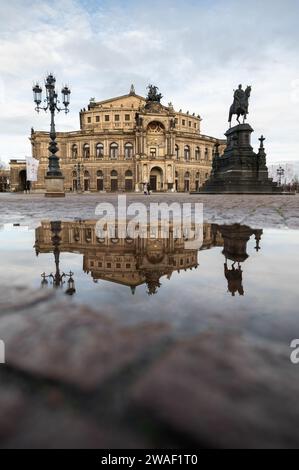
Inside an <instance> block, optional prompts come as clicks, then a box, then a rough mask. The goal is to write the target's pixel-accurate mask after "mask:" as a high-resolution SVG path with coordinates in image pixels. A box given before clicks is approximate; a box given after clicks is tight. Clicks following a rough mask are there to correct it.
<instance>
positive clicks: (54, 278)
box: [41, 270, 76, 295]
mask: <svg viewBox="0 0 299 470" xmlns="http://www.w3.org/2000/svg"><path fill="white" fill-rule="evenodd" d="M73 275H74V273H72V271H70V273H69V274H65V273H62V274H60V272H59V270H58V271H56V273H55V275H54V274H52V273H51V274H48V275H47V274H46V273H43V274H41V277H42V282H41V286H42V287H47V286H48V279H51V284H52V285H53V287H55V288H58V287H62V286H63V284H64V283H65V281H64V278H65V277H68V278H69V279H68V281H67V284H68V287H67V289H66V291H65V293H66V294H67V295H73V294H75V292H76V289H75V281H74V278H73Z"/></svg>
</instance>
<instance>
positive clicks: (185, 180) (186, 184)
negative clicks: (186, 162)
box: [184, 171, 190, 193]
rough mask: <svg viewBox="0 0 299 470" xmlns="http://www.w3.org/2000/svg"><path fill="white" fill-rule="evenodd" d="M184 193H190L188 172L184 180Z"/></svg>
mask: <svg viewBox="0 0 299 470" xmlns="http://www.w3.org/2000/svg"><path fill="white" fill-rule="evenodd" d="M184 191H185V192H186V193H187V192H189V191H190V173H189V171H186V173H185V178H184Z"/></svg>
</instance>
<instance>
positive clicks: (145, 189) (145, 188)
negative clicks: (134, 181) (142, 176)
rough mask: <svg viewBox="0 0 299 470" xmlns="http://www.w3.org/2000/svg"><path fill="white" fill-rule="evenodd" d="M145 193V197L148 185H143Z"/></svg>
mask: <svg viewBox="0 0 299 470" xmlns="http://www.w3.org/2000/svg"><path fill="white" fill-rule="evenodd" d="M143 193H144V195H147V184H146V183H144V184H143Z"/></svg>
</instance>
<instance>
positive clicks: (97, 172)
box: [12, 87, 224, 192]
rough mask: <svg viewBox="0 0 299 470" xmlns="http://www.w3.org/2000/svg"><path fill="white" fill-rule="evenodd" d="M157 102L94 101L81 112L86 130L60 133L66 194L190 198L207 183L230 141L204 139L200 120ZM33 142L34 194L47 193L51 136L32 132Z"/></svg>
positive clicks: (139, 98) (134, 99)
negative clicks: (148, 192)
mask: <svg viewBox="0 0 299 470" xmlns="http://www.w3.org/2000/svg"><path fill="white" fill-rule="evenodd" d="M154 88H155V87H154ZM157 96H158V97H159V100H158V101H155V99H151V95H150V93H149V96H148V97H147V98H144V97H142V96H139V95H137V94H136V93H135V90H134V87H131V91H130V93H129V94H127V95H124V96H120V97H117V98H112V99H108V100H105V101H100V102H96V101H95V100H93V99H91V100H90V103H89V105H88V108H87V109H83V110H81V112H80V130H79V131H75V132H58V133H57V141H58V146H59V152H58V156H59V157H60V163H61V168H62V172H63V174H64V176H65V190H66V191H74V190H76V189H77V188H78V185H80V187H81V188H82V190H84V191H108V192H110V191H134V190H135V191H141V190H142V188H143V184H144V183H147V182H149V183H150V185H151V189H152V190H153V191H155V190H156V191H173V190H177V191H187V192H188V191H196V190H197V189H198V188H199V187H200V186H201V185H202V184H203V183H204V181H205V180H206V179H207V178H208V176H209V174H210V171H211V167H212V158H213V152H214V147H215V144H216V143H220V151H221V150H222V148H224V141H222V140H219V139H216V138H213V137H208V136H205V135H203V134H201V129H200V126H201V118H200V116H195V114H192V115H191V114H189V113H188V112H187V113H183V112H182V111H179V112H176V111H175V110H174V108H173V106H172V104H171V103H169V105H168V106H163V105H162V104H160V95H157ZM31 142H32V155H33V157H35V158H37V159H38V160H39V161H40V168H39V178H38V182H37V183H34V184H33V185H32V189H33V190H35V191H44V189H45V180H44V178H45V174H46V171H47V165H48V144H49V134H48V133H47V132H39V131H32V134H31ZM78 163H80V164H81V165H80V166H81V170H80V171H79V173H80V174H79V175H78V168H77V166H78ZM82 165H83V168H82ZM14 168H15V169H16V171H17V168H16V166H15V167H12V171H13V169H14ZM15 180H17V178H15Z"/></svg>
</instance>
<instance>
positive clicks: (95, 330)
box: [0, 286, 299, 449]
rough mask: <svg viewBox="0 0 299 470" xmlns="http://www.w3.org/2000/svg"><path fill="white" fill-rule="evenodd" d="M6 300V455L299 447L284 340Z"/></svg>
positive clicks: (27, 297)
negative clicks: (182, 330) (189, 330)
mask: <svg viewBox="0 0 299 470" xmlns="http://www.w3.org/2000/svg"><path fill="white" fill-rule="evenodd" d="M0 299H1V301H0V305H1V313H0V338H1V339H3V340H4V341H5V343H6V364H5V365H0V446H1V447H2V448H15V447H21V448H22V447H24V448H31V447H33V448H65V447H66V448H77V447H82V448H110V449H112V448H155V447H157V448H159V447H162V448H163V447H164V448H165V447H166V448H167V447H169V448H181V447H185V448H186V447H197V448H200V447H212V448H213V447H215V448H218V447H221V448H225V447H270V448H271V447H282V448H288V447H298V446H299V437H298V433H297V429H298V426H299V410H298V406H297V399H298V395H299V366H295V365H293V364H291V362H290V357H289V356H290V349H289V342H287V341H286V338H285V336H284V339H283V340H279V337H276V338H275V339H273V340H272V341H271V340H269V339H264V340H263V339H262V338H261V337H259V338H258V337H255V336H253V335H252V334H251V335H250V334H247V333H246V331H247V330H246V328H243V329H242V327H241V326H240V325H239V327H236V325H235V324H230V322H231V320H230V319H229V317H228V318H227V319H226V322H225V325H223V328H219V327H218V328H217V330H216V329H213V328H212V327H211V326H209V325H206V327H205V331H203V332H202V333H201V334H196V336H194V335H193V336H192V335H191V336H189V337H188V338H185V339H184V340H183V339H181V340H180V339H179V338H178V337H177V336H176V335H175V334H174V332H173V331H172V330H171V328H170V327H168V325H164V324H160V323H159V324H153V323H151V324H139V325H138V326H132V327H124V326H123V325H120V324H118V323H117V322H116V321H112V320H110V319H107V318H106V316H105V314H104V312H101V311H99V312H95V311H91V310H89V309H86V308H85V307H82V306H78V305H77V304H76V303H74V300H73V299H72V301H70V299H67V300H65V301H64V300H57V298H56V296H55V295H54V294H53V293H50V292H49V291H42V290H37V291H30V290H27V289H21V288H20V289H15V290H12V289H11V288H9V287H3V286H2V287H0ZM211 316H212V313H211ZM284 320H285V318H283V317H282V321H284ZM220 326H221V325H220ZM276 327H279V325H276ZM269 328H271V319H269ZM284 334H285V333H284ZM294 334H295V336H296V333H295V332H294Z"/></svg>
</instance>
